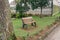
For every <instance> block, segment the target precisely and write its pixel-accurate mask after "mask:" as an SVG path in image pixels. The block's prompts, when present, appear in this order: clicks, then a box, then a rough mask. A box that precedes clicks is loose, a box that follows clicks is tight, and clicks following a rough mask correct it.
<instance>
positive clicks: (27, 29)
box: [21, 26, 38, 32]
mask: <svg viewBox="0 0 60 40" xmlns="http://www.w3.org/2000/svg"><path fill="white" fill-rule="evenodd" d="M36 28H38V26H36V27H34V26H30V27H27V28H21V30H25V31H27V32H30V31H32V30H35V29H36Z"/></svg>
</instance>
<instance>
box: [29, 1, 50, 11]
mask: <svg viewBox="0 0 60 40" xmlns="http://www.w3.org/2000/svg"><path fill="white" fill-rule="evenodd" d="M28 2H29V4H31V7H32V9H33V10H34V9H36V8H38V7H45V6H47V5H48V4H49V0H29V1H28Z"/></svg>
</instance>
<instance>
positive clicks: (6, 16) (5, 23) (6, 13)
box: [0, 0, 13, 40]
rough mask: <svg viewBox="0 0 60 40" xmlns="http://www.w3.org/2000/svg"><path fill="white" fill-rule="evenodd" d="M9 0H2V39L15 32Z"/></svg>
mask: <svg viewBox="0 0 60 40" xmlns="http://www.w3.org/2000/svg"><path fill="white" fill-rule="evenodd" d="M10 14H11V12H10V10H9V3H8V0H0V34H1V35H0V40H7V39H8V37H9V36H10V35H11V34H12V33H13V26H12V23H11V20H10Z"/></svg>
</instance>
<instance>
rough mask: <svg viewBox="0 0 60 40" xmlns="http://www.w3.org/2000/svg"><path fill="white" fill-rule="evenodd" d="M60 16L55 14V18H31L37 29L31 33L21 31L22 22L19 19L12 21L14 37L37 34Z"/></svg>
mask: <svg viewBox="0 0 60 40" xmlns="http://www.w3.org/2000/svg"><path fill="white" fill-rule="evenodd" d="M57 16H60V14H56V15H55V16H52V17H51V16H50V17H43V18H40V17H37V16H32V17H33V19H34V20H35V21H36V23H37V26H38V28H36V29H34V30H32V31H31V32H27V31H25V30H22V29H21V28H22V20H21V19H12V22H13V27H14V32H15V34H16V36H21V37H22V36H25V37H26V36H27V34H28V33H29V34H30V35H33V34H36V33H38V32H39V31H40V30H41V29H44V28H45V27H46V26H47V25H50V24H52V23H53V22H54V21H55V20H56V17H57Z"/></svg>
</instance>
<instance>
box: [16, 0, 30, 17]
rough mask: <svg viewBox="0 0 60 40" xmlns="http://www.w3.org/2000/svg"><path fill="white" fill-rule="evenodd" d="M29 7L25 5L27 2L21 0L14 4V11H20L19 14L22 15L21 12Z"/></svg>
mask: <svg viewBox="0 0 60 40" xmlns="http://www.w3.org/2000/svg"><path fill="white" fill-rule="evenodd" d="M28 10H29V7H28V5H27V2H26V1H24V0H21V1H20V2H19V3H17V5H16V12H19V13H20V16H22V17H23V13H24V12H26V11H28Z"/></svg>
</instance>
